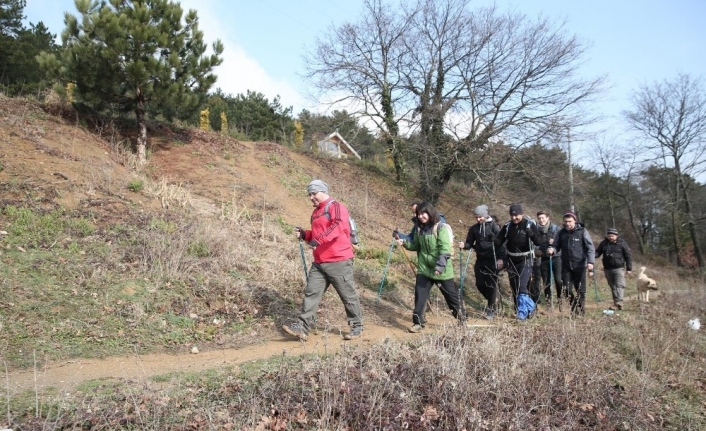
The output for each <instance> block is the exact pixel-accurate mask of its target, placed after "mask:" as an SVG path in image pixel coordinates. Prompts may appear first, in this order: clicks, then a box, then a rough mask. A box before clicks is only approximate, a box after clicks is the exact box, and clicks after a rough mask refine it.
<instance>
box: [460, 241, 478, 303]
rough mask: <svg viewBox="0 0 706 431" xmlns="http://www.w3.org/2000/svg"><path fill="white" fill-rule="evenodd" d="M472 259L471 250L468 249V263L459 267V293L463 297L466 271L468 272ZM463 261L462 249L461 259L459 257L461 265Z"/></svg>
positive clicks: (461, 252)
mask: <svg viewBox="0 0 706 431" xmlns="http://www.w3.org/2000/svg"><path fill="white" fill-rule="evenodd" d="M470 260H471V250H468V256H466V265H465V266H463V267H461V268H459V269H460V271H461V282H460V283H459V284H460V289H459V293H460V295H461V299H463V281H464V280H465V279H466V273H467V272H468V262H469V261H470ZM476 260H477V259H476ZM462 261H463V249H461V250H460V252H459V259H458V263H459V266H460V264H461V262H462Z"/></svg>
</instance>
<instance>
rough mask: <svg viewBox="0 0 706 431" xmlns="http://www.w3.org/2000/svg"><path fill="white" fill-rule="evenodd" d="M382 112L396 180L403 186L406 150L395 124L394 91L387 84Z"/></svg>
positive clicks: (388, 149) (385, 85)
mask: <svg viewBox="0 0 706 431" xmlns="http://www.w3.org/2000/svg"><path fill="white" fill-rule="evenodd" d="M381 104H382V111H383V115H384V116H385V117H384V122H385V127H386V128H387V138H386V139H385V144H386V146H387V151H389V153H390V155H391V156H392V163H393V165H394V166H395V178H396V180H397V182H398V183H400V184H402V183H403V182H404V180H405V179H406V178H405V177H406V175H405V167H404V148H403V146H402V144H401V142H400V140H399V126H398V125H397V123H396V122H395V112H394V108H393V106H392V90H391V89H390V85H389V84H387V83H385V84H384V85H383V88H382V101H381Z"/></svg>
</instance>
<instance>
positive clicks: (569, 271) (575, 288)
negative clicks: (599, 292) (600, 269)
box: [561, 265, 586, 315]
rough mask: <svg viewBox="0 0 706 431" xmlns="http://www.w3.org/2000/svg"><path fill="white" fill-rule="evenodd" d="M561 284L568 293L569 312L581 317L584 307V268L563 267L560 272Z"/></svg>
mask: <svg viewBox="0 0 706 431" xmlns="http://www.w3.org/2000/svg"><path fill="white" fill-rule="evenodd" d="M561 282H562V284H563V285H564V286H566V290H567V292H568V293H569V302H570V303H571V312H572V313H580V314H581V315H583V314H584V310H585V305H586V267H585V266H583V267H580V268H571V267H570V266H569V265H564V266H563V268H562V271H561Z"/></svg>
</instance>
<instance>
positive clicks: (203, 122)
mask: <svg viewBox="0 0 706 431" xmlns="http://www.w3.org/2000/svg"><path fill="white" fill-rule="evenodd" d="M208 115H209V112H208V108H206V109H204V110H203V111H201V117H200V124H199V129H201V130H211V122H210V121H209V119H208Z"/></svg>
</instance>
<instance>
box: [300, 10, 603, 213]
mask: <svg viewBox="0 0 706 431" xmlns="http://www.w3.org/2000/svg"><path fill="white" fill-rule="evenodd" d="M365 5H366V8H365V9H366V10H365V12H364V17H363V18H361V20H360V22H359V23H358V24H355V25H354V24H346V25H343V26H341V27H338V28H333V29H331V33H330V34H329V35H328V37H327V38H326V39H324V40H320V41H319V42H318V43H317V48H316V50H315V51H313V52H312V53H311V55H310V56H309V58H308V60H307V63H308V67H309V69H308V73H307V76H308V77H310V78H312V79H313V80H314V84H315V85H316V87H317V88H318V89H319V90H321V91H324V92H328V93H335V94H339V95H340V98H339V100H355V101H357V102H361V103H362V106H363V110H361V113H362V114H364V115H367V116H368V117H370V118H375V119H378V120H379V121H378V123H377V124H378V127H380V129H381V130H382V131H383V133H385V134H389V135H390V138H391V139H392V141H391V142H390V144H388V149H390V150H391V151H392V154H393V156H395V155H396V154H398V152H399V151H400V148H399V147H397V146H395V145H393V143H394V139H395V138H396V136H395V135H394V134H395V133H399V131H400V128H399V126H400V125H403V126H406V127H405V128H404V129H403V132H406V133H408V134H409V136H411V137H413V138H414V139H411V142H413V143H416V145H414V147H413V148H412V151H414V155H415V157H414V159H415V160H418V163H419V166H418V168H419V178H420V181H421V184H420V186H421V187H420V188H421V190H422V193H423V196H424V198H425V199H428V200H430V201H432V202H436V201H437V199H438V197H439V195H440V193H441V192H442V191H443V189H444V187H445V186H446V184H447V183H448V181H449V180H450V179H451V177H452V175H453V173H454V172H459V171H472V172H473V173H474V174H476V175H478V176H479V177H481V176H482V175H483V172H484V171H485V169H484V168H485V167H484V166H481V165H479V164H478V162H479V160H480V158H482V153H483V151H484V150H485V149H486V148H487V147H488V144H489V142H493V141H504V142H506V143H507V144H510V145H512V146H513V147H515V148H518V147H521V146H523V145H526V144H529V143H536V142H540V141H541V140H542V138H544V137H546V136H547V135H549V134H550V133H556V130H557V129H558V128H561V130H566V128H567V127H576V126H580V125H582V124H585V123H586V122H589V121H590V120H591V118H590V116H587V115H585V112H583V111H582V110H581V108H582V106H583V105H584V103H585V102H587V101H589V100H590V99H591V97H592V96H594V95H596V94H597V92H598V91H599V90H600V87H601V84H602V82H603V78H596V79H582V78H580V77H579V76H578V68H579V67H580V66H581V59H582V57H583V55H584V52H585V45H584V44H582V43H581V42H580V41H579V40H578V39H577V38H576V37H574V36H570V35H568V34H567V33H566V32H565V30H564V29H563V26H562V25H561V24H556V23H553V22H551V21H550V20H548V19H544V18H538V19H536V20H532V19H530V18H528V17H527V16H525V15H521V14H518V13H507V14H503V13H500V12H499V11H498V10H497V9H496V8H495V7H491V8H478V9H475V10H471V9H470V8H469V1H468V0H442V1H438V0H418V1H417V2H416V3H414V4H412V5H407V4H405V3H401V4H400V5H399V6H398V7H396V8H392V7H390V6H387V5H386V4H383V3H382V0H367V1H366V3H365ZM396 168H398V167H397V162H396ZM399 177H400V176H399V168H398V178H399Z"/></svg>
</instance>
